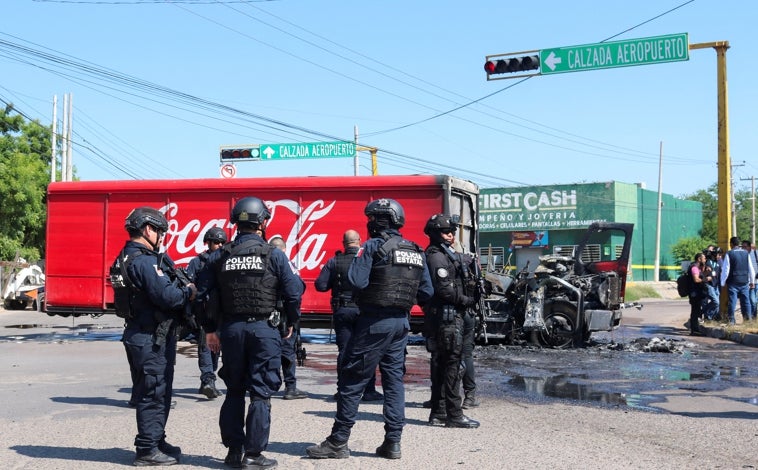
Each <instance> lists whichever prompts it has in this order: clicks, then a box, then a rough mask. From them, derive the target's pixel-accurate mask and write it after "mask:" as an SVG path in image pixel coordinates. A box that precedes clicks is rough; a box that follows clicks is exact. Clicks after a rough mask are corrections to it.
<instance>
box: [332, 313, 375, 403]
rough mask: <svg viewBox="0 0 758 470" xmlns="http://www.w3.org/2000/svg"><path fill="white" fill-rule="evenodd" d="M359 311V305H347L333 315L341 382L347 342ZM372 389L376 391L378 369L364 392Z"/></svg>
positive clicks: (338, 375) (338, 374) (351, 334)
mask: <svg viewBox="0 0 758 470" xmlns="http://www.w3.org/2000/svg"><path fill="white" fill-rule="evenodd" d="M358 313H359V310H358V307H348V306H345V307H340V308H338V309H337V311H336V312H334V315H333V316H332V319H333V320H334V336H335V341H336V343H337V382H339V378H340V375H341V374H342V359H343V356H344V353H345V348H346V347H347V343H348V342H349V341H350V338H351V337H352V336H353V328H355V321H356V320H357V319H358ZM371 391H376V371H374V375H372V376H371V380H369V381H368V383H367V384H366V389H365V390H364V392H371Z"/></svg>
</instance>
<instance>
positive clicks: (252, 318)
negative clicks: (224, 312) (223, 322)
mask: <svg viewBox="0 0 758 470" xmlns="http://www.w3.org/2000/svg"><path fill="white" fill-rule="evenodd" d="M270 316H271V315H270V314H269V315H232V316H230V317H229V320H233V321H247V322H254V321H263V320H268V319H269V317H270Z"/></svg>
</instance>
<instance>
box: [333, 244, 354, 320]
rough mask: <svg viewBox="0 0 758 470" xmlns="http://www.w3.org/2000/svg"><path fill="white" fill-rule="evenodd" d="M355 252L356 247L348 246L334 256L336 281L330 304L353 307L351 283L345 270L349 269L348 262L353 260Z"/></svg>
mask: <svg viewBox="0 0 758 470" xmlns="http://www.w3.org/2000/svg"><path fill="white" fill-rule="evenodd" d="M356 253H358V248H357V247H350V248H348V249H347V250H345V252H344V253H342V252H337V254H336V255H335V256H334V265H335V271H336V272H337V276H336V280H337V283H336V285H335V286H334V287H332V304H333V305H335V306H337V307H345V306H353V307H355V303H354V302H353V285H352V284H351V283H350V280H349V279H348V278H347V271H348V269H350V263H352V262H353V258H355V254H356Z"/></svg>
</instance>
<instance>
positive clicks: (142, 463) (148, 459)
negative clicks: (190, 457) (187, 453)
mask: <svg viewBox="0 0 758 470" xmlns="http://www.w3.org/2000/svg"><path fill="white" fill-rule="evenodd" d="M176 463H177V460H176V459H175V458H173V457H171V456H170V455H166V454H164V453H163V452H161V451H160V450H159V449H155V450H154V451H152V452H150V453H149V454H144V455H139V454H137V458H136V459H134V466H135V467H158V466H166V465H176Z"/></svg>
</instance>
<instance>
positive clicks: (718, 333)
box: [700, 325, 758, 348]
mask: <svg viewBox="0 0 758 470" xmlns="http://www.w3.org/2000/svg"><path fill="white" fill-rule="evenodd" d="M700 331H701V332H702V333H703V334H704V335H706V336H708V337H709V338H716V339H723V340H726V341H732V342H733V343H740V344H743V345H745V346H750V347H753V348H758V334H754V333H737V332H734V333H727V331H726V330H725V329H724V328H708V327H705V326H702V325H701V326H700Z"/></svg>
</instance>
